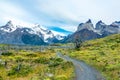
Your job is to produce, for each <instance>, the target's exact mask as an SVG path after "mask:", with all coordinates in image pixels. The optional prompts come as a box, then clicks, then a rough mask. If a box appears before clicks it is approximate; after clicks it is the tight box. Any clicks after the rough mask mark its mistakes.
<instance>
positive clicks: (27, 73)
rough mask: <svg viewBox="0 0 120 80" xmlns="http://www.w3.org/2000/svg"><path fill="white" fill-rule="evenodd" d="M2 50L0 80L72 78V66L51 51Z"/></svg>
mask: <svg viewBox="0 0 120 80" xmlns="http://www.w3.org/2000/svg"><path fill="white" fill-rule="evenodd" d="M2 46H3V45H1V46H0V47H1V48H2ZM5 46H8V45H4V47H5ZM4 50H5V51H4ZM4 50H3V51H2V52H1V55H0V80H70V79H72V78H73V72H74V68H73V64H72V63H71V62H68V61H65V60H63V59H61V58H58V57H57V56H56V54H55V52H54V51H53V50H46V51H43V52H40V51H34V50H22V49H19V50H14V49H10V50H9V49H4Z"/></svg>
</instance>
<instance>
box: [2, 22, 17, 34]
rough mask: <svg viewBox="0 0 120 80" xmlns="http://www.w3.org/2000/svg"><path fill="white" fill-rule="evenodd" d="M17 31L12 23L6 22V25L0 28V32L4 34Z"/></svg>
mask: <svg viewBox="0 0 120 80" xmlns="http://www.w3.org/2000/svg"><path fill="white" fill-rule="evenodd" d="M16 29H17V26H15V25H13V23H12V21H11V20H10V21H8V22H7V24H6V25H4V26H2V27H1V28H0V30H3V31H5V32H13V31H15V30H16Z"/></svg>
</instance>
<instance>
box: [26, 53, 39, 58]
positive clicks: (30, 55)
mask: <svg viewBox="0 0 120 80" xmlns="http://www.w3.org/2000/svg"><path fill="white" fill-rule="evenodd" d="M26 56H27V57H36V56H37V55H36V54H32V53H30V54H27V55H26Z"/></svg>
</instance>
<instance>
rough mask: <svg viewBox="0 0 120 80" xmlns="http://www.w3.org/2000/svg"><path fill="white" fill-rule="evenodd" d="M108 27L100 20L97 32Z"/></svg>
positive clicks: (97, 24)
mask: <svg viewBox="0 0 120 80" xmlns="http://www.w3.org/2000/svg"><path fill="white" fill-rule="evenodd" d="M106 26H107V25H106V24H105V23H103V22H102V20H100V21H98V22H97V23H96V27H95V29H96V30H101V29H103V28H105V27H106Z"/></svg>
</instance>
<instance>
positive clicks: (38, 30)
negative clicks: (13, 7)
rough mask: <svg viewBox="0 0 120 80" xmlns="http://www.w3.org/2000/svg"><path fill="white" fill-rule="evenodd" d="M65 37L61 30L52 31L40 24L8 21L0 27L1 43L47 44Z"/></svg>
mask: <svg viewBox="0 0 120 80" xmlns="http://www.w3.org/2000/svg"><path fill="white" fill-rule="evenodd" d="M64 37H65V36H64V35H61V34H60V33H59V32H55V31H51V30H49V29H46V28H45V27H43V26H40V25H38V24H36V25H34V26H28V27H24V26H19V25H17V26H16V25H14V24H13V23H12V21H8V22H7V24H6V25H4V26H1V27H0V43H5V44H6V43H7V44H30V45H45V44H51V43H56V42H59V40H62V39H64Z"/></svg>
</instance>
